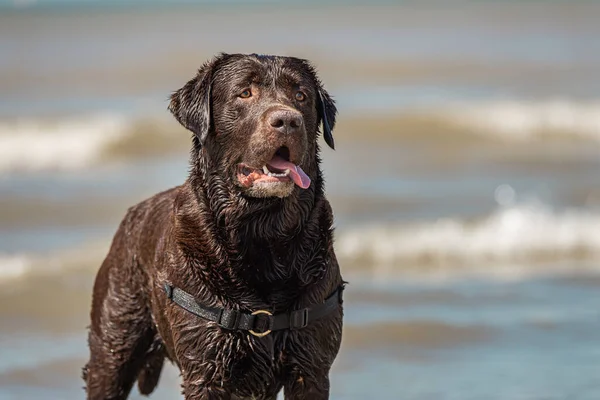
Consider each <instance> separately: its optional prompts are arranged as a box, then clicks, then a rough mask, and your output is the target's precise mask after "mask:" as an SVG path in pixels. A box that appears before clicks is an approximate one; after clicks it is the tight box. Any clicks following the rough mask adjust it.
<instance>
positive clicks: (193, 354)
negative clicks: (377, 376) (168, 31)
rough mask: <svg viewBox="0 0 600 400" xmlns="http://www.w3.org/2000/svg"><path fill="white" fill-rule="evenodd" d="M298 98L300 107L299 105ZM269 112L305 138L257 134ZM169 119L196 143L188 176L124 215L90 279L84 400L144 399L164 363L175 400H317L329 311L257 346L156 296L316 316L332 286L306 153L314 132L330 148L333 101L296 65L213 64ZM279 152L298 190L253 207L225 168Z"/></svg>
mask: <svg viewBox="0 0 600 400" xmlns="http://www.w3.org/2000/svg"><path fill="white" fill-rule="evenodd" d="M244 85H246V86H248V85H249V86H250V87H252V88H253V92H255V93H256V95H255V96H254V98H253V99H252V101H241V100H240V99H239V98H238V97H237V94H238V92H240V91H241V90H243V87H244ZM297 90H303V91H304V92H305V93H306V95H307V99H306V100H305V101H304V102H302V103H298V102H296V101H295V100H294V97H293V96H294V93H295V91H297ZM277 105H282V106H285V107H292V108H294V109H297V110H299V111H300V112H301V113H302V117H303V120H304V129H302V131H301V132H299V133H297V134H295V135H291V136H290V135H287V136H286V135H281V134H279V135H278V134H277V133H276V132H273V131H272V130H269V127H268V126H266V124H265V123H264V121H263V120H264V115H265V113H268V112H269V110H270V109H271V108H273V107H275V108H276V107H277ZM169 109H170V110H171V112H172V113H173V114H174V115H175V117H176V118H177V120H178V121H179V122H180V123H181V124H182V125H184V126H185V127H186V128H188V129H189V130H191V131H192V132H194V139H193V142H194V145H193V149H192V152H191V170H190V175H189V178H188V179H187V180H186V182H185V183H184V184H183V185H181V186H178V187H176V188H173V189H171V190H168V191H165V192H163V193H160V194H157V195H155V196H154V197H152V198H150V199H148V200H146V201H143V202H142V203H140V204H138V205H136V206H134V207H132V208H131V209H130V210H129V211H128V213H127V215H126V216H125V218H124V220H123V221H122V223H121V225H120V227H119V229H118V231H117V233H116V235H115V237H114V240H113V243H112V246H111V248H110V251H109V253H108V255H107V257H106V259H105V260H104V262H103V264H102V266H101V267H100V270H99V271H98V274H97V277H96V282H95V286H94V293H93V302H92V311H91V327H90V332H89V347H90V359H89V362H88V363H87V365H86V367H85V368H84V373H83V375H84V380H85V384H86V392H87V397H88V399H125V398H127V396H128V395H129V392H130V390H131V388H132V386H133V384H134V383H135V382H136V380H137V382H138V387H139V390H140V392H141V393H142V394H150V393H151V392H152V391H153V390H154V388H155V386H156V385H157V384H158V380H159V376H160V371H161V369H162V366H163V362H164V359H165V358H168V359H169V360H171V361H172V362H174V363H175V364H176V365H177V366H178V367H179V369H180V370H181V375H182V378H183V384H182V387H183V394H184V396H185V398H186V399H244V398H247V399H249V398H255V399H275V398H276V396H277V393H278V392H279V391H280V390H281V389H282V388H283V389H284V393H285V397H286V399H327V398H328V397H329V378H328V375H329V369H330V367H331V365H332V363H333V361H334V359H335V357H336V355H337V353H338V349H339V346H340V341H341V335H342V309H341V308H340V309H339V310H338V311H336V312H334V313H333V314H330V315H329V316H326V317H324V318H322V319H320V320H317V321H315V322H312V323H311V324H310V325H308V326H307V327H305V328H303V329H300V330H294V331H290V330H283V331H275V332H273V333H271V334H270V335H268V336H265V337H262V338H258V337H254V336H252V335H250V334H249V333H248V332H244V331H228V330H225V329H223V328H220V327H219V326H218V325H217V324H216V323H214V322H209V321H206V320H203V319H201V318H198V317H196V316H194V315H192V314H191V313H189V312H187V311H185V310H183V309H182V308H180V307H179V306H177V305H176V304H174V303H173V302H171V301H170V300H168V299H167V298H166V295H165V292H164V290H163V284H164V283H169V284H172V285H174V286H176V287H179V288H181V289H183V290H185V291H187V292H188V293H191V294H193V295H194V296H196V297H197V299H198V300H200V301H201V302H203V303H204V304H206V305H211V306H218V307H226V308H232V309H236V310H241V311H244V312H253V311H255V310H261V309H265V310H270V311H271V312H273V313H281V312H286V311H291V310H295V309H299V308H303V307H307V306H310V305H314V304H319V303H322V302H323V301H324V300H325V298H326V297H327V296H328V295H329V294H330V293H332V292H333V291H334V290H335V289H336V288H337V287H338V286H339V285H340V284H342V278H341V275H340V270H339V267H338V263H337V260H336V257H335V254H334V251H333V239H332V224H333V216H332V211H331V208H330V206H329V203H328V201H327V200H326V198H325V196H324V193H323V179H322V175H321V170H320V167H319V147H318V144H317V138H318V135H319V127H320V126H321V125H323V126H324V131H325V132H324V133H325V135H326V137H327V142H328V143H329V144H330V145H331V146H333V140H332V138H331V136H330V134H331V132H330V129H332V128H333V125H334V124H335V114H336V110H335V106H334V104H333V101H332V100H331V98H330V97H329V95H328V94H327V93H326V92H325V90H324V89H323V87H322V85H321V83H320V81H319V80H318V78H317V77H316V75H315V72H314V70H313V68H312V67H311V66H310V64H309V63H308V62H306V61H304V60H300V59H296V58H287V57H275V56H259V55H239V54H234V55H227V54H222V55H219V56H217V57H216V58H214V59H213V60H211V61H210V62H208V63H206V64H205V65H204V66H202V68H201V69H200V70H199V71H198V74H197V75H196V76H195V77H194V78H193V79H192V80H190V81H189V82H188V83H187V84H186V85H185V86H184V87H183V88H181V89H180V90H178V91H177V92H175V93H174V94H173V96H172V97H171V104H170V106H169ZM324 119H325V120H326V121H323V120H324ZM280 146H287V147H288V148H289V151H290V159H291V160H292V161H294V162H295V163H297V164H298V165H301V167H302V168H303V170H304V171H305V172H306V173H307V174H308V176H309V177H310V178H311V180H312V183H311V185H310V187H309V188H308V189H306V190H303V189H300V188H298V187H294V189H293V191H292V192H291V195H289V196H287V197H283V198H279V197H267V198H258V197H256V196H252V193H251V192H249V191H248V190H246V189H245V188H243V187H240V185H239V182H238V181H237V180H236V169H235V167H236V165H237V164H238V163H239V162H241V161H243V162H245V163H255V164H256V165H262V164H260V163H264V161H265V160H267V159H268V158H269V157H271V156H272V155H273V153H274V151H275V150H276V149H277V148H279V147H280Z"/></svg>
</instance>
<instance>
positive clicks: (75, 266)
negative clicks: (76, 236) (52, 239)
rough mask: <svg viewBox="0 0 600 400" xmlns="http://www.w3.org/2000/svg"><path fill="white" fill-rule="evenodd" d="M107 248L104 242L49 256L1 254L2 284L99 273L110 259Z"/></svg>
mask: <svg viewBox="0 0 600 400" xmlns="http://www.w3.org/2000/svg"><path fill="white" fill-rule="evenodd" d="M107 247H108V242H103V241H100V242H90V243H88V244H86V245H83V246H81V247H80V248H76V249H65V250H59V251H55V252H51V253H48V254H37V253H0V284H2V283H6V282H13V281H15V280H19V279H26V278H28V277H31V276H44V275H54V274H57V273H63V272H69V271H76V270H85V271H93V270H96V269H98V268H99V267H100V263H101V262H102V259H103V257H104V256H105V255H106V252H107Z"/></svg>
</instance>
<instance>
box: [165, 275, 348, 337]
mask: <svg viewBox="0 0 600 400" xmlns="http://www.w3.org/2000/svg"><path fill="white" fill-rule="evenodd" d="M164 288H165V292H167V297H168V298H169V299H170V300H172V301H173V302H174V303H175V304H177V305H178V306H180V307H181V308H183V309H184V310H187V311H188V312H190V313H192V314H194V315H196V316H198V317H200V318H203V319H206V320H208V321H213V322H216V323H217V324H218V325H219V326H220V327H221V328H224V329H228V330H241V331H248V332H249V333H251V334H252V335H254V336H257V337H263V336H267V335H268V334H269V333H271V332H272V331H278V330H283V329H290V330H295V329H302V328H304V327H305V326H307V325H308V324H309V323H310V322H312V321H315V320H317V319H319V318H321V317H324V316H326V315H328V314H330V313H332V312H334V311H335V310H337V309H338V308H339V307H340V305H341V304H342V294H343V292H344V286H343V285H341V286H340V287H338V288H337V289H336V290H335V292H333V293H332V294H331V295H330V296H329V297H328V298H327V299H326V300H325V302H323V303H322V304H317V305H314V306H311V307H307V308H303V309H300V310H295V311H291V312H287V313H281V314H276V315H273V314H272V313H271V312H270V311H267V310H257V311H254V312H253V313H250V314H249V313H245V312H241V311H238V310H232V309H229V308H219V307H209V306H206V305H203V304H200V303H199V302H198V301H197V300H196V299H195V298H194V296H192V295H191V294H189V293H187V292H185V291H183V290H181V289H179V288H176V287H173V286H171V285H169V284H165V285H164Z"/></svg>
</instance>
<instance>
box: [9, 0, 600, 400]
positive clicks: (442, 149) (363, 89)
mask: <svg viewBox="0 0 600 400" xmlns="http://www.w3.org/2000/svg"><path fill="white" fill-rule="evenodd" d="M27 3H28V2H20V3H19V7H17V8H18V9H17V8H15V7H14V4H16V3H13V2H3V1H0V7H1V8H2V11H1V12H0V399H2V400H4V399H38V398H39V399H42V398H43V399H47V398H52V399H76V398H82V397H83V393H82V391H81V386H82V384H83V382H82V381H81V379H80V377H79V376H80V369H81V367H82V365H83V364H84V363H85V361H86V357H87V348H86V328H85V327H86V326H87V324H88V312H89V302H90V293H91V287H92V283H93V277H94V273H95V271H96V270H97V268H98V266H99V264H100V262H101V260H102V257H103V256H104V255H105V254H106V251H107V248H108V245H109V241H110V238H111V235H112V234H113V232H114V231H115V229H116V227H117V225H118V223H119V221H120V219H121V218H122V216H123V215H124V213H125V212H126V210H127V208H128V207H129V206H131V205H133V204H135V203H136V202H138V201H140V200H142V199H144V198H146V197H148V196H150V195H152V194H154V193H156V192H158V191H160V190H164V189H166V188H168V187H172V186H175V185H178V184H180V183H182V182H183V181H184V180H185V177H186V174H187V168H188V166H187V149H188V146H189V136H190V135H189V133H187V132H185V131H184V130H183V129H182V128H180V127H178V126H176V123H175V121H174V120H172V119H171V118H170V117H169V116H168V114H167V111H166V105H167V98H168V95H169V94H170V93H171V91H172V90H173V89H176V88H177V87H179V86H180V85H181V84H182V83H183V82H184V81H185V80H186V79H188V78H189V77H190V76H191V74H192V73H193V72H194V71H195V69H196V68H197V67H198V65H199V64H200V63H201V62H202V61H204V60H205V59H206V58H208V57H210V56H211V55H212V54H214V53H216V52H218V51H230V52H233V51H244V52H264V53H284V54H291V55H298V56H301V57H307V58H309V59H311V60H313V61H314V62H315V64H316V65H317V66H318V68H319V71H320V73H321V76H322V78H323V81H324V82H325V84H326V87H327V88H328V89H329V90H330V91H331V93H332V94H333V95H334V96H335V98H336V100H337V102H338V106H339V111H340V115H339V120H338V126H337V128H336V131H335V135H336V151H335V152H334V151H331V150H329V149H328V148H325V146H324V145H323V146H322V147H323V150H322V158H323V170H324V173H325V177H326V181H327V195H328V197H329V199H330V200H331V203H332V205H333V208H334V210H335V223H336V227H337V230H336V239H337V240H336V246H337V247H336V252H337V254H338V258H339V259H340V263H341V265H342V268H343V271H344V277H345V278H346V279H347V280H349V281H350V282H351V284H350V286H349V288H348V290H347V301H346V320H345V321H346V324H345V331H344V343H343V348H342V351H341V353H340V356H339V358H338V360H337V361H336V364H335V365H334V369H333V372H332V398H334V399H363V398H366V397H374V398H380V399H418V400H426V399H436V400H437V399H444V400H445V399H449V400H454V399H457V400H458V399H459V400H465V399H467V400H468V399H492V400H495V399H498V400H500V399H502V400H518V399H582V400H586V399H597V398H600V382H599V381H598V371H600V340H599V339H598V331H599V328H600V307H599V304H600V297H599V296H600V291H599V290H598V288H599V287H600V228H599V227H600V173H599V172H600V85H599V84H598V82H597V79H596V76H597V72H598V71H600V58H599V56H598V55H599V54H600V48H599V47H598V46H599V44H598V43H599V42H598V41H597V40H596V39H597V37H598V35H600V27H599V25H598V24H597V17H596V16H597V15H600V8H599V6H598V5H597V4H595V3H591V2H585V1H581V2H579V1H569V2H561V1H558V2H551V3H545V4H544V5H540V4H539V3H523V2H502V3H499V2H477V3H472V2H471V3H469V2H457V3H456V4H452V5H450V4H449V3H445V2H444V3H441V2H440V3H437V4H436V3H430V4H429V3H428V4H425V3H418V4H411V3H401V4H398V5H395V4H388V3H384V2H378V3H372V4H371V5H370V6H368V5H361V4H355V5H353V6H343V5H340V4H337V3H335V2H330V3H327V4H326V5H317V4H316V3H307V5H303V6H300V5H294V6H293V7H292V8H287V9H286V8H283V6H281V5H273V4H269V5H267V4H264V3H263V4H256V3H254V2H253V3H251V4H249V3H246V4H244V5H241V4H239V3H235V2H233V4H229V5H216V3H215V4H211V5H204V6H197V7H190V6H181V5H173V6H169V7H165V6H164V5H159V4H158V3H153V5H149V4H146V6H141V5H138V4H134V3H127V4H125V3H123V4H121V3H119V4H117V3H115V2H110V3H102V4H100V3H98V2H89V3H85V4H84V3H80V4H79V5H78V6H77V7H75V8H71V7H70V6H67V5H66V3H65V2H61V1H48V2H31V4H30V6H29V8H27V7H25V6H26V5H27ZM175 3H176V2H175ZM290 15H292V16H294V17H296V19H295V20H294V21H302V23H301V24H295V25H294V26H292V28H294V29H291V28H290V22H289V21H290V19H289V16H290ZM266 19H268V21H269V23H268V24H267V23H262V21H265V20H266ZM257 21H258V22H261V23H257ZM177 393H179V378H178V373H177V371H176V370H175V369H174V368H173V367H171V366H168V367H167V368H166V369H165V371H164V375H163V378H162V382H161V385H160V386H159V388H158V390H157V392H156V393H155V394H154V395H153V397H152V398H157V399H167V398H173V396H176V394H177ZM133 398H139V396H133Z"/></svg>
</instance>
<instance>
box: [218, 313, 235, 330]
mask: <svg viewBox="0 0 600 400" xmlns="http://www.w3.org/2000/svg"><path fill="white" fill-rule="evenodd" d="M239 319H240V313H239V312H238V311H236V310H230V309H227V308H226V309H222V310H220V312H219V319H218V320H217V324H218V325H219V326H220V327H221V328H225V329H228V330H234V329H236V328H237V326H238V321H239Z"/></svg>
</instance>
